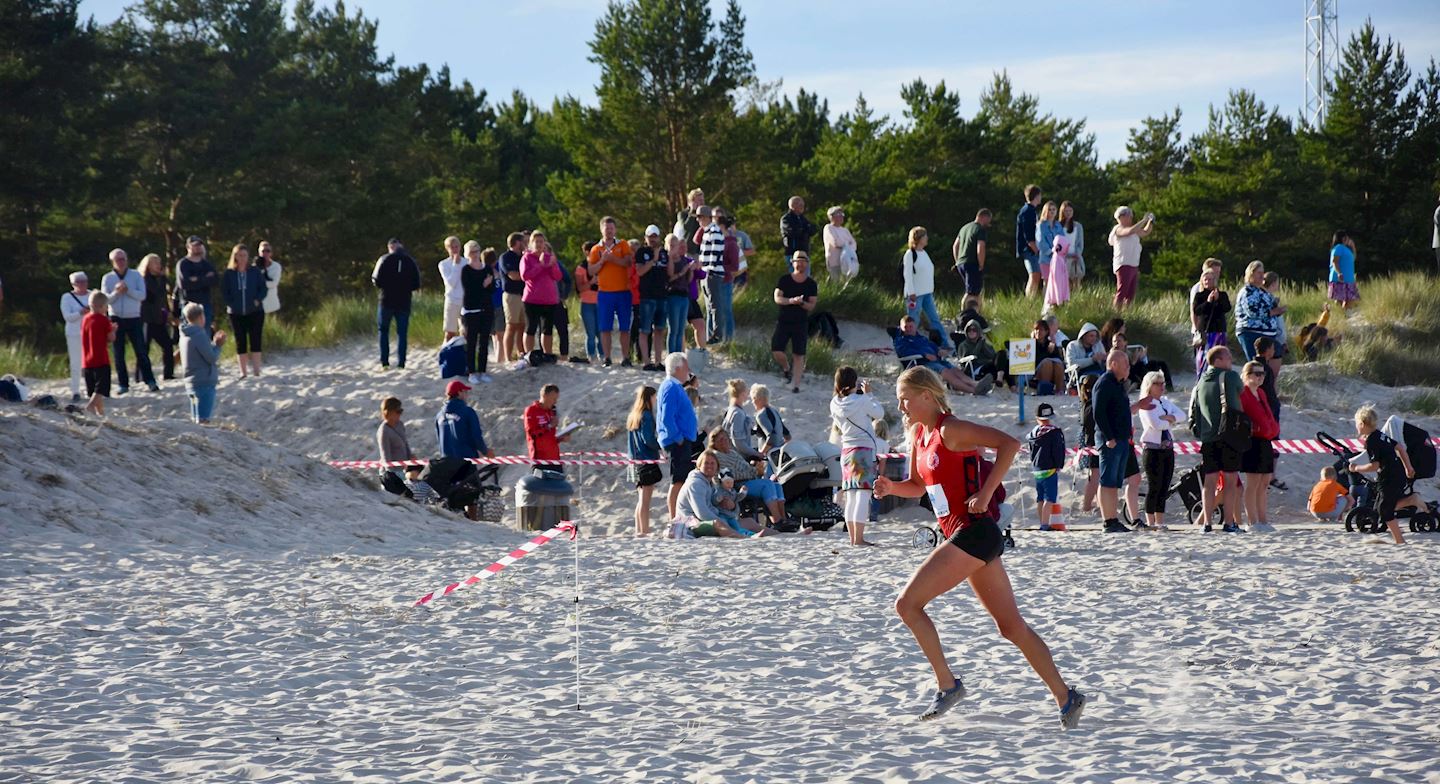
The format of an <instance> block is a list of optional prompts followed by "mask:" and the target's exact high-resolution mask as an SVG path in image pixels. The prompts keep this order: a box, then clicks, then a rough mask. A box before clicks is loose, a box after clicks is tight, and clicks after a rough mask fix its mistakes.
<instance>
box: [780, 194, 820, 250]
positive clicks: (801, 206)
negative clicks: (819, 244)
mask: <svg viewBox="0 0 1440 784" xmlns="http://www.w3.org/2000/svg"><path fill="white" fill-rule="evenodd" d="M788 206H789V208H790V209H788V210H787V211H786V212H785V214H784V215H781V216H780V242H781V244H782V245H783V246H784V247H785V261H786V263H787V264H788V263H789V261H790V259H791V257H793V256H794V255H795V254H796V253H799V252H802V251H803V252H804V253H805V256H806V258H807V259H808V258H809V256H810V238H811V237H813V236H815V224H813V223H811V222H810V219H809V218H806V217H805V200H804V199H802V198H800V197H799V196H791V197H790V201H789V204H788Z"/></svg>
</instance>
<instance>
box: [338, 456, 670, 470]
mask: <svg viewBox="0 0 1440 784" xmlns="http://www.w3.org/2000/svg"><path fill="white" fill-rule="evenodd" d="M466 462H470V463H474V464H476V465H578V466H630V465H659V464H661V463H664V462H665V461H664V460H631V459H629V458H625V459H623V460H621V459H614V460H612V459H603V460H588V459H582V460H576V459H573V458H572V459H568V460H567V459H560V460H536V459H534V458H530V457H509V456H505V457H472V458H468V459H467V460H466ZM329 465H330V466H332V467H334V468H404V467H406V466H427V465H430V461H429V460H331V461H330V462H329Z"/></svg>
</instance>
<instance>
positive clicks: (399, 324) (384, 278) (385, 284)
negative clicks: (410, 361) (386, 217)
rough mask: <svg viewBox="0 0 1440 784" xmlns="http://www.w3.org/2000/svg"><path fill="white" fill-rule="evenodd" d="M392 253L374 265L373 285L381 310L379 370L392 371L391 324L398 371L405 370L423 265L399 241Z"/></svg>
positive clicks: (394, 242) (392, 244)
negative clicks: (414, 299)
mask: <svg viewBox="0 0 1440 784" xmlns="http://www.w3.org/2000/svg"><path fill="white" fill-rule="evenodd" d="M389 250H390V252H389V253H386V254H385V255H384V256H381V257H380V260H379V261H377V262H375V271H374V272H372V273H370V282H371V283H374V284H375V288H377V289H380V307H379V310H378V311H377V313H376V317H375V322H376V327H377V331H378V332H379V333H380V367H382V368H388V367H390V322H391V321H392V320H393V321H394V322H395V343H396V352H395V353H396V355H397V356H396V358H397V359H398V360H399V362H398V363H397V367H402V368H403V367H405V348H406V344H407V341H408V339H409V334H410V298H411V295H413V294H414V293H415V292H416V291H418V290H419V289H420V265H419V264H416V263H415V259H412V258H410V254H409V253H406V252H405V246H404V245H402V244H401V243H400V240H397V239H393V238H392V239H391V240H390V243H389Z"/></svg>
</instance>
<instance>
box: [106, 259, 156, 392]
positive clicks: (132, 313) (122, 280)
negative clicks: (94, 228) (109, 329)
mask: <svg viewBox="0 0 1440 784" xmlns="http://www.w3.org/2000/svg"><path fill="white" fill-rule="evenodd" d="M110 266H111V270H110V271H109V272H107V273H105V277H104V278H102V279H101V281H100V290H101V291H104V292H105V296H106V297H107V298H108V299H109V302H110V318H112V319H114V320H115V375H116V377H117V378H118V379H119V380H120V387H119V389H117V390H115V393H116V394H118V395H123V394H125V393H126V392H129V391H130V373H129V371H128V370H127V369H126V367H125V343H126V341H129V343H130V346H131V347H132V348H134V349H135V375H136V376H139V379H140V380H141V381H142V382H144V383H145V385H146V386H148V387H149V388H150V391H151V392H159V391H160V386H159V385H158V384H156V383H155V373H154V372H153V371H152V370H151V369H150V354H149V352H147V351H146V350H145V320H144V319H142V318H141V317H140V307H141V305H142V304H143V303H144V302H145V277H144V276H143V275H141V274H140V273H139V272H137V271H135V270H133V269H130V257H129V256H127V255H125V251H123V250H121V249H119V248H116V249H115V250H112V251H110Z"/></svg>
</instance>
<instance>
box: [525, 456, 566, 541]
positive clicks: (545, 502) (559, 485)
mask: <svg viewBox="0 0 1440 784" xmlns="http://www.w3.org/2000/svg"><path fill="white" fill-rule="evenodd" d="M574 494H575V486H574V485H572V484H570V481H569V480H567V479H566V478H565V474H563V473H561V472H559V471H541V470H538V469H537V470H535V471H533V472H532V473H530V474H528V475H526V476H522V477H520V481H518V482H516V483H515V526H516V527H517V528H519V529H520V530H521V531H544V530H546V529H549V528H553V527H555V526H556V525H559V523H560V521H561V520H568V519H570V497H571V496H572V495H574Z"/></svg>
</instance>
